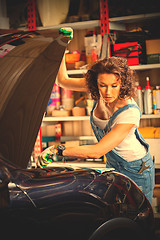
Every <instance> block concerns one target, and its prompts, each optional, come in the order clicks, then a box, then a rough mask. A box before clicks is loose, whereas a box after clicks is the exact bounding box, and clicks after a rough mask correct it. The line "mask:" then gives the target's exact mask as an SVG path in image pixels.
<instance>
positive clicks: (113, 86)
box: [97, 73, 121, 103]
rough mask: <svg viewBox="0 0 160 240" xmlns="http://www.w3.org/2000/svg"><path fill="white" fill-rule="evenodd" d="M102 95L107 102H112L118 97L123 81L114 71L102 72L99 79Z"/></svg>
mask: <svg viewBox="0 0 160 240" xmlns="http://www.w3.org/2000/svg"><path fill="white" fill-rule="evenodd" d="M97 84H98V89H99V93H100V96H101V97H102V98H103V99H104V101H105V102H106V103H112V102H114V101H115V100H117V99H118V97H119V93H120V87H121V81H120V80H119V79H118V77H117V76H116V75H114V74H112V73H100V74H99V75H98V79H97Z"/></svg>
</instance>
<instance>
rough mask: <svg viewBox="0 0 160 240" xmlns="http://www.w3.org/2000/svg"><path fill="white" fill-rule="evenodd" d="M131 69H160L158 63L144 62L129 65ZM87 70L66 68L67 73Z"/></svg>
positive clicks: (73, 73) (72, 73) (75, 73)
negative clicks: (143, 63)
mask: <svg viewBox="0 0 160 240" xmlns="http://www.w3.org/2000/svg"><path fill="white" fill-rule="evenodd" d="M130 68H131V69H133V70H136V71H143V70H150V69H158V68H159V69H160V63H156V64H145V65H134V66H130ZM86 72H87V69H76V70H68V71H67V73H68V74H69V75H80V74H84V73H86Z"/></svg>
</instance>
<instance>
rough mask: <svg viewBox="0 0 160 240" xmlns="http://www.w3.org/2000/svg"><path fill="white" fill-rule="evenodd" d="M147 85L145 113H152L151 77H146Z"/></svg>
mask: <svg viewBox="0 0 160 240" xmlns="http://www.w3.org/2000/svg"><path fill="white" fill-rule="evenodd" d="M146 81H147V85H146V87H145V90H144V113H145V114H152V112H153V109H152V106H153V105H152V90H151V86H150V85H149V77H147V78H146Z"/></svg>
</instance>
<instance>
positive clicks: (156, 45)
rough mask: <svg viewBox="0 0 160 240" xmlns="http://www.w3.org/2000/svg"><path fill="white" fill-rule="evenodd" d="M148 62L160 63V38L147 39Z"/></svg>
mask: <svg viewBox="0 0 160 240" xmlns="http://www.w3.org/2000/svg"><path fill="white" fill-rule="evenodd" d="M146 54H147V63H148V64H152V63H160V39H151V40H146Z"/></svg>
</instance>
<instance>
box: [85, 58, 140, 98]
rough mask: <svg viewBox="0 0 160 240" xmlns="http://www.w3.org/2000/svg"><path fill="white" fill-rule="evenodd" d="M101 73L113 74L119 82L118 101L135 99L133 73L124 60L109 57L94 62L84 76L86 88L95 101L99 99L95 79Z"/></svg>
mask: <svg viewBox="0 0 160 240" xmlns="http://www.w3.org/2000/svg"><path fill="white" fill-rule="evenodd" d="M101 73H102V74H103V73H112V74H115V75H116V76H118V79H120V80H121V87H120V94H119V99H124V98H127V97H128V98H131V97H135V73H134V71H133V70H131V68H130V67H129V66H128V64H127V60H126V59H125V58H122V57H110V58H104V59H103V60H98V61H96V62H94V63H93V64H92V66H91V67H90V69H89V70H88V71H87V73H86V74H85V78H86V83H87V87H88V89H89V92H90V93H91V96H92V98H93V99H94V100H95V101H98V100H99V98H100V94H99V89H98V85H97V78H98V75H99V74H101Z"/></svg>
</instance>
